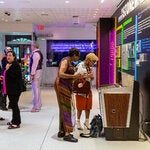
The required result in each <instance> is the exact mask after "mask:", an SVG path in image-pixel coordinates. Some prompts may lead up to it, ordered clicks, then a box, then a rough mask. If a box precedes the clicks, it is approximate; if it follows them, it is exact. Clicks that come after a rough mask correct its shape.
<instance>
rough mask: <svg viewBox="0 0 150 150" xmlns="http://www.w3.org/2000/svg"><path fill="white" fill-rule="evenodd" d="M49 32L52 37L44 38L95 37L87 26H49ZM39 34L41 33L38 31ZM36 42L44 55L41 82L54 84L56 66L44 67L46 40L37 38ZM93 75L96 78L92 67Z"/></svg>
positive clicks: (56, 71) (94, 33)
mask: <svg viewBox="0 0 150 150" xmlns="http://www.w3.org/2000/svg"><path fill="white" fill-rule="evenodd" d="M49 33H50V34H53V37H51V38H46V39H54V40H56V39H59V40H61V39H85V40H86V39H96V32H94V30H93V29H92V30H91V29H89V28H79V27H78V28H77V27H76V28H73V27H69V28H64V27H63V28H60V27H59V28H56V27H55V28H54V27H53V28H50V29H49ZM40 34H41V33H40ZM43 34H44V33H43ZM38 42H39V45H40V50H41V51H42V53H43V56H44V58H45V59H44V62H43V79H42V83H43V84H50V85H53V84H54V80H55V78H56V76H57V74H58V68H57V67H46V40H42V39H40V38H38ZM94 76H95V79H96V71H95V69H94ZM95 84H96V81H95V80H94V81H93V85H95Z"/></svg>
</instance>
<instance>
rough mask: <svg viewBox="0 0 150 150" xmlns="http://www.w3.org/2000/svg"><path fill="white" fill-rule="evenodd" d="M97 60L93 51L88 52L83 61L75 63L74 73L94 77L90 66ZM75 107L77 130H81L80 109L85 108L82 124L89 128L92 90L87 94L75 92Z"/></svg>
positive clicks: (90, 78)
mask: <svg viewBox="0 0 150 150" xmlns="http://www.w3.org/2000/svg"><path fill="white" fill-rule="evenodd" d="M97 61H98V57H97V56H96V55H95V54H94V53H89V54H87V55H86V58H85V60H84V61H82V62H80V63H79V64H78V65H77V71H76V73H75V74H79V73H80V74H81V75H83V76H84V79H85V80H87V81H89V82H90V83H91V81H92V80H93V79H94V75H93V72H92V67H93V65H94V63H95V62H97ZM75 96H76V108H77V128H78V130H83V128H82V126H81V124H80V118H81V114H82V111H83V110H85V122H84V125H85V126H86V128H87V129H90V124H89V116H90V110H91V109H92V91H91V90H90V91H89V94H88V95H86V94H83V93H77V94H76V95H75Z"/></svg>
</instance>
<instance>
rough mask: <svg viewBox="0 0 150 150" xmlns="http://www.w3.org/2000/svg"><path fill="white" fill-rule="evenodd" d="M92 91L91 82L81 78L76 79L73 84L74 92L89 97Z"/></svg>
mask: <svg viewBox="0 0 150 150" xmlns="http://www.w3.org/2000/svg"><path fill="white" fill-rule="evenodd" d="M90 90H91V86H90V82H89V81H87V80H85V79H83V78H81V79H76V80H75V81H74V84H73V92H74V93H79V94H86V95H88V94H89V92H90Z"/></svg>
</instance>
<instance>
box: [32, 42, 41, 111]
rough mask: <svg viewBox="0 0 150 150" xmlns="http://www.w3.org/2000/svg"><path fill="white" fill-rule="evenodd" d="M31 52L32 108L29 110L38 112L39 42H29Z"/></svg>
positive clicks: (39, 95)
mask: <svg viewBox="0 0 150 150" xmlns="http://www.w3.org/2000/svg"><path fill="white" fill-rule="evenodd" d="M31 50H32V54H31V57H30V80H31V83H32V92H33V108H32V110H31V112H38V111H39V110H40V109H41V107H42V100H41V90H40V83H41V79H42V63H43V55H42V53H41V51H40V50H39V44H38V43H37V42H33V43H32V44H31Z"/></svg>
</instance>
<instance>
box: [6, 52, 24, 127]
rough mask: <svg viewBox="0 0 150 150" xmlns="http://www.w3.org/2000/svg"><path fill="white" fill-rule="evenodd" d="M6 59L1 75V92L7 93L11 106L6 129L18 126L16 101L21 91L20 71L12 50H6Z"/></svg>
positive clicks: (18, 111)
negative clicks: (9, 118) (2, 74)
mask: <svg viewBox="0 0 150 150" xmlns="http://www.w3.org/2000/svg"><path fill="white" fill-rule="evenodd" d="M7 61H8V63H7V65H6V69H5V71H4V77H3V83H4V85H6V86H4V88H3V92H4V94H7V95H8V98H9V100H10V104H11V106H12V120H11V121H10V122H8V123H7V125H9V127H8V129H16V128H20V124H21V116H20V109H19V106H18V101H19V98H20V95H21V92H22V73H21V67H20V65H19V63H18V62H17V58H16V54H15V52H14V51H8V52H7Z"/></svg>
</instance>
